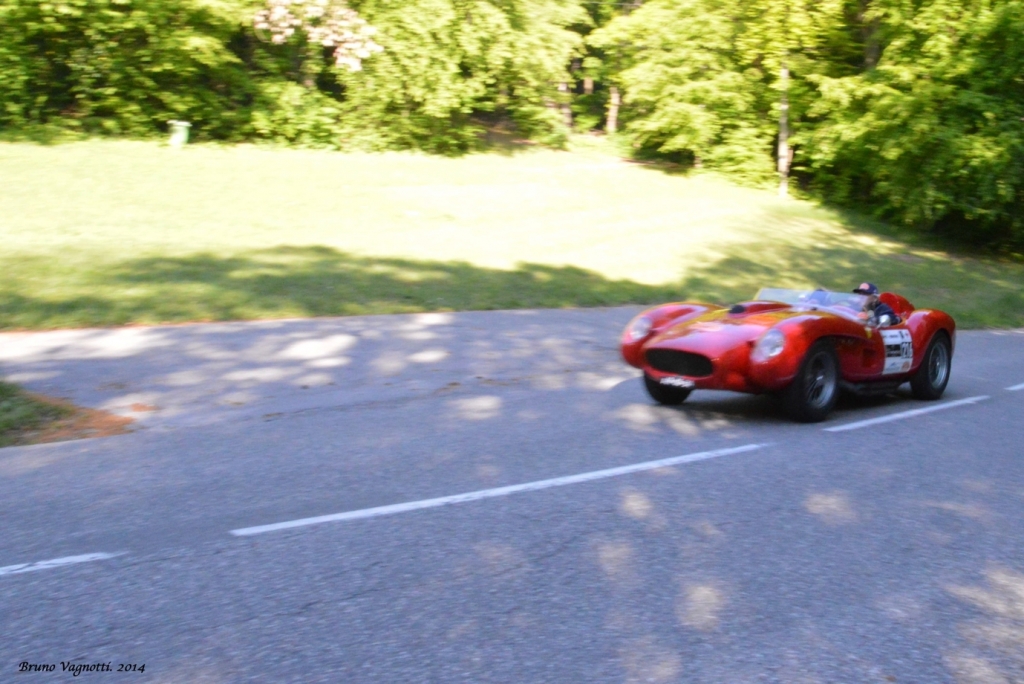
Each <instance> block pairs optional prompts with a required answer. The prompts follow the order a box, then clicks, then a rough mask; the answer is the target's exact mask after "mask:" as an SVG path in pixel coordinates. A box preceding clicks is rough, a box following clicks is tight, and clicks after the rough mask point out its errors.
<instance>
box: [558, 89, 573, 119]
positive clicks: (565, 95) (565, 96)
mask: <svg viewBox="0 0 1024 684" xmlns="http://www.w3.org/2000/svg"><path fill="white" fill-rule="evenodd" d="M558 92H560V93H562V102H561V103H560V104H559V108H560V109H561V110H562V121H563V122H565V125H566V127H567V128H572V107H570V106H569V98H570V97H572V96H571V95H570V94H569V84H568V83H566V82H565V81H562V82H561V83H559V84H558Z"/></svg>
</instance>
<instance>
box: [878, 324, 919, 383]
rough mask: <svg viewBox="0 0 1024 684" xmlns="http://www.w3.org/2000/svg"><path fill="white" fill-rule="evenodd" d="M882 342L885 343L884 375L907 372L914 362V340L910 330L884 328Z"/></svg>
mask: <svg viewBox="0 0 1024 684" xmlns="http://www.w3.org/2000/svg"><path fill="white" fill-rule="evenodd" d="M882 343H883V344H884V345H885V368H883V369H882V375H891V374H892V373H906V372H907V371H909V370H910V364H912V363H913V362H914V341H913V339H912V338H911V337H910V331H909V330H883V331H882Z"/></svg>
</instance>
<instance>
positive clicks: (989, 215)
mask: <svg viewBox="0 0 1024 684" xmlns="http://www.w3.org/2000/svg"><path fill="white" fill-rule="evenodd" d="M172 119H183V120H188V121H190V122H191V123H192V126H193V128H192V134H193V137H194V138H196V139H200V140H226V141H243V140H261V139H262V140H271V141H278V142H284V143H288V144H293V145H302V146H326V147H336V148H339V149H410V148H414V149H422V150H426V151H430V152H436V153H445V154H455V153H459V152H463V151H466V150H470V149H472V148H474V147H475V146H477V145H479V144H480V142H479V141H480V140H481V132H482V131H483V130H485V129H486V128H488V127H494V126H505V127H508V128H511V129H513V130H514V131H515V133H516V134H517V135H519V136H522V137H526V138H531V139H533V140H537V141H540V142H543V143H546V144H552V145H558V144H561V143H562V142H564V141H565V140H566V139H567V136H568V133H569V132H570V131H571V130H573V129H575V130H577V131H581V132H585V131H589V130H604V131H605V132H607V133H609V134H614V135H615V136H617V137H618V138H619V139H621V140H623V141H625V142H626V143H627V144H628V145H629V146H630V149H632V150H633V151H634V154H636V155H638V156H644V157H649V158H664V159H667V160H670V161H674V162H676V163H680V164H684V165H692V166H697V167H703V168H710V169H717V170H720V171H722V172H725V173H728V174H730V175H732V176H734V177H737V178H741V179H746V180H748V181H753V182H758V183H772V184H776V185H777V186H778V188H779V192H780V193H783V194H785V193H787V192H790V191H794V190H796V189H798V188H799V190H800V191H801V192H804V193H808V194H811V195H815V196H818V197H820V198H822V199H824V200H827V201H829V202H832V203H835V204H838V205H842V206H849V207H853V208H855V209H857V210H859V211H862V212H870V213H874V214H876V215H878V216H881V217H883V218H886V219H888V220H891V221H894V222H898V223H902V224H906V225H908V226H912V227H915V228H918V229H920V230H926V231H932V232H936V233H940V234H946V235H950V236H955V237H956V238H958V239H962V240H969V241H973V242H977V243H979V244H987V245H990V246H998V247H1003V248H1014V249H1016V248H1019V247H1020V246H1021V245H1024V0H647V1H646V2H640V0H636V1H635V2H630V1H618V0H350V1H349V2H347V3H345V4H341V2H340V0H53V1H46V0H2V4H0V128H2V129H3V130H4V131H5V132H6V133H7V134H12V133H13V134H17V133H19V132H31V131H40V130H51V131H52V130H70V131H78V132H81V133H83V134H104V135H121V136H149V135H157V134H161V135H162V134H163V133H164V132H165V131H166V130H167V125H168V124H167V122H168V121H169V120H172Z"/></svg>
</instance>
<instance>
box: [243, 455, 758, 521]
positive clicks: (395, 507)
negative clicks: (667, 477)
mask: <svg viewBox="0 0 1024 684" xmlns="http://www.w3.org/2000/svg"><path fill="white" fill-rule="evenodd" d="M764 446H766V445H765V444H745V445H743V446H738V447H732V448H729V449H716V450H714V451H701V452H698V453H695V454H685V455H683V456H673V457H671V458H663V459H660V460H657V461H645V462H643V463H634V464H632V465H626V466H619V467H618V468H608V469H606V470H594V471H591V472H589V473H580V474H578V475H567V476H565V477H555V478H551V479H550V480H537V481H535V482H525V483H523V484H517V485H509V486H507V487H495V488H494V489H481V490H477V491H475V492H466V493H464V494H454V495H451V496H441V497H438V498H436V499H423V500H420V501H409V502H406V503H400V504H392V505H390V506H377V507H375V508H363V509H360V510H356V511H346V512H345V513H334V514H332V515H320V516H317V517H314V518H301V519H299V520H289V521H287V522H279V523H273V524H270V525H258V526H256V527H243V528H241V529H237V530H231V534H233V535H235V536H236V537H247V536H250V535H254V534H263V533H265V532H277V531H278V530H287V529H291V528H294V527H306V526H309V525H320V524H323V523H329V522H342V521H347V520H361V519H364V518H377V517H380V516H384V515H395V514H397V513H406V512H408V511H418V510H422V509H425V508H437V507H439V506H448V505H451V504H459V503H468V502H470V501H479V500H480V499H493V498H495V497H499V496H509V495H510V494H519V493H520V492H535V491H538V490H540V489H550V488H551V487H564V486H566V485H572V484H580V483H581V482H593V481H594V480H603V479H606V478H609V477H618V476H620V475H629V474H630V473H639V472H642V471H645V470H655V469H657V468H667V467H669V466H675V465H683V464H684V463H694V462H696V461H706V460H708V459H711V458H719V457H721V456H731V455H732V454H742V453H745V452H748V451H754V450H755V449H761V448H762V447H764Z"/></svg>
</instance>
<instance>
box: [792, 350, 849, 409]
mask: <svg viewBox="0 0 1024 684" xmlns="http://www.w3.org/2000/svg"><path fill="white" fill-rule="evenodd" d="M838 397H839V359H838V358H837V357H836V351H835V349H834V348H833V346H832V343H831V342H829V341H828V340H819V341H817V342H815V343H814V344H813V345H811V348H810V349H808V350H807V354H806V355H805V356H804V361H803V363H802V364H800V370H799V371H798V372H797V374H796V377H795V378H793V382H792V383H790V385H789V387H787V388H786V389H785V390H784V391H783V394H782V401H783V404H784V406H785V408H786V413H788V414H789V415H790V417H791V418H793V419H794V420H798V421H800V422H802V423H817V422H819V421H822V420H825V418H827V417H828V414H829V413H831V412H832V409H833V408H834V407H835V405H836V399H837V398H838Z"/></svg>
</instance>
